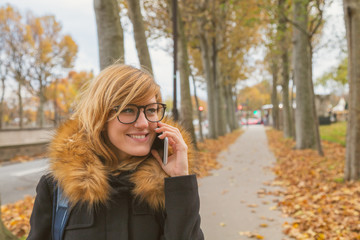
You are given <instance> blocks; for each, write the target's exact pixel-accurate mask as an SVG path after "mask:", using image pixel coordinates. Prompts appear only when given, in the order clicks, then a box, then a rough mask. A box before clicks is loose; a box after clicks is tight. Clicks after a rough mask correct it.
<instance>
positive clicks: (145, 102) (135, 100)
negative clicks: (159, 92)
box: [130, 96, 156, 105]
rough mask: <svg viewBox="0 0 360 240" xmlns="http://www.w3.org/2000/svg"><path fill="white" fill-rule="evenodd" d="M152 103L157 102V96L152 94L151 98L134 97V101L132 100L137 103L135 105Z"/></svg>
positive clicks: (132, 102)
mask: <svg viewBox="0 0 360 240" xmlns="http://www.w3.org/2000/svg"><path fill="white" fill-rule="evenodd" d="M150 103H156V98H155V96H152V97H151V98H149V99H147V100H143V99H141V100H139V99H134V100H133V101H131V102H130V104H135V105H147V104H150Z"/></svg>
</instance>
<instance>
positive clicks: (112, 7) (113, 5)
mask: <svg viewBox="0 0 360 240" xmlns="http://www.w3.org/2000/svg"><path fill="white" fill-rule="evenodd" d="M94 10H95V16H96V26H97V35H98V44H99V58H100V70H102V69H104V68H105V67H107V66H109V65H111V64H112V63H114V62H115V61H116V60H118V59H121V58H122V59H123V58H124V35H123V29H122V26H121V22H120V17H119V6H118V3H117V1H116V0H94Z"/></svg>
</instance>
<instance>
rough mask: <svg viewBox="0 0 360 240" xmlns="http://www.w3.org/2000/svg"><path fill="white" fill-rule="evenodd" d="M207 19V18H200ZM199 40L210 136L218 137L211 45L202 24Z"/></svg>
mask: <svg viewBox="0 0 360 240" xmlns="http://www.w3.org/2000/svg"><path fill="white" fill-rule="evenodd" d="M200 21H205V19H203V20H200ZM199 40H200V51H201V58H202V64H203V69H204V72H205V79H206V90H207V98H208V118H209V138H212V139H216V138H217V136H218V135H217V131H216V118H215V114H216V113H215V112H216V108H215V103H216V98H215V84H214V76H213V72H212V71H211V69H212V67H213V66H212V61H211V57H210V53H211V52H212V51H211V46H209V45H210V44H209V42H208V37H207V34H206V33H205V32H204V29H203V28H202V24H201V22H200V24H199Z"/></svg>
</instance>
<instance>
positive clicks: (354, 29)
mask: <svg viewBox="0 0 360 240" xmlns="http://www.w3.org/2000/svg"><path fill="white" fill-rule="evenodd" d="M344 17H345V24H346V36H347V45H348V54H349V55H348V63H349V65H348V79H349V116H348V125H347V135H346V162H345V179H346V180H358V179H360V69H359V63H360V2H359V1H358V0H344Z"/></svg>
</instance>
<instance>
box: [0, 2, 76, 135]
mask: <svg viewBox="0 0 360 240" xmlns="http://www.w3.org/2000/svg"><path fill="white" fill-rule="evenodd" d="M61 29H62V27H61V24H60V23H59V22H58V21H57V20H56V19H55V17H54V16H42V17H37V16H34V15H33V14H32V13H31V12H28V13H27V14H26V17H24V16H22V15H21V14H20V12H19V11H18V10H16V9H15V8H14V7H12V6H11V5H6V6H4V7H1V8H0V32H1V35H0V46H1V48H0V80H1V96H0V100H1V102H0V127H2V125H3V119H4V118H3V114H4V110H5V109H6V107H7V105H6V103H8V102H6V99H5V93H6V92H7V91H8V92H9V90H8V89H6V87H7V86H9V85H11V84H10V83H11V82H12V81H14V80H15V82H16V85H17V89H16V91H15V92H16V95H17V99H18V100H17V105H18V106H17V109H18V119H19V127H20V128H22V127H23V126H24V123H23V121H24V97H27V96H26V95H27V94H29V93H30V95H31V96H36V98H37V99H38V107H37V122H38V125H39V126H40V127H42V126H43V125H44V116H45V113H44V106H45V104H46V102H47V101H48V100H49V99H48V97H49V95H51V94H49V93H48V91H49V89H48V88H49V86H50V85H51V84H52V83H54V82H55V81H56V79H59V78H61V76H64V71H65V70H66V69H70V68H71V67H72V66H73V64H74V61H75V58H76V54H77V50H78V46H77V45H76V43H75V42H74V41H73V39H72V38H71V36H69V35H64V34H62V33H61Z"/></svg>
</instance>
